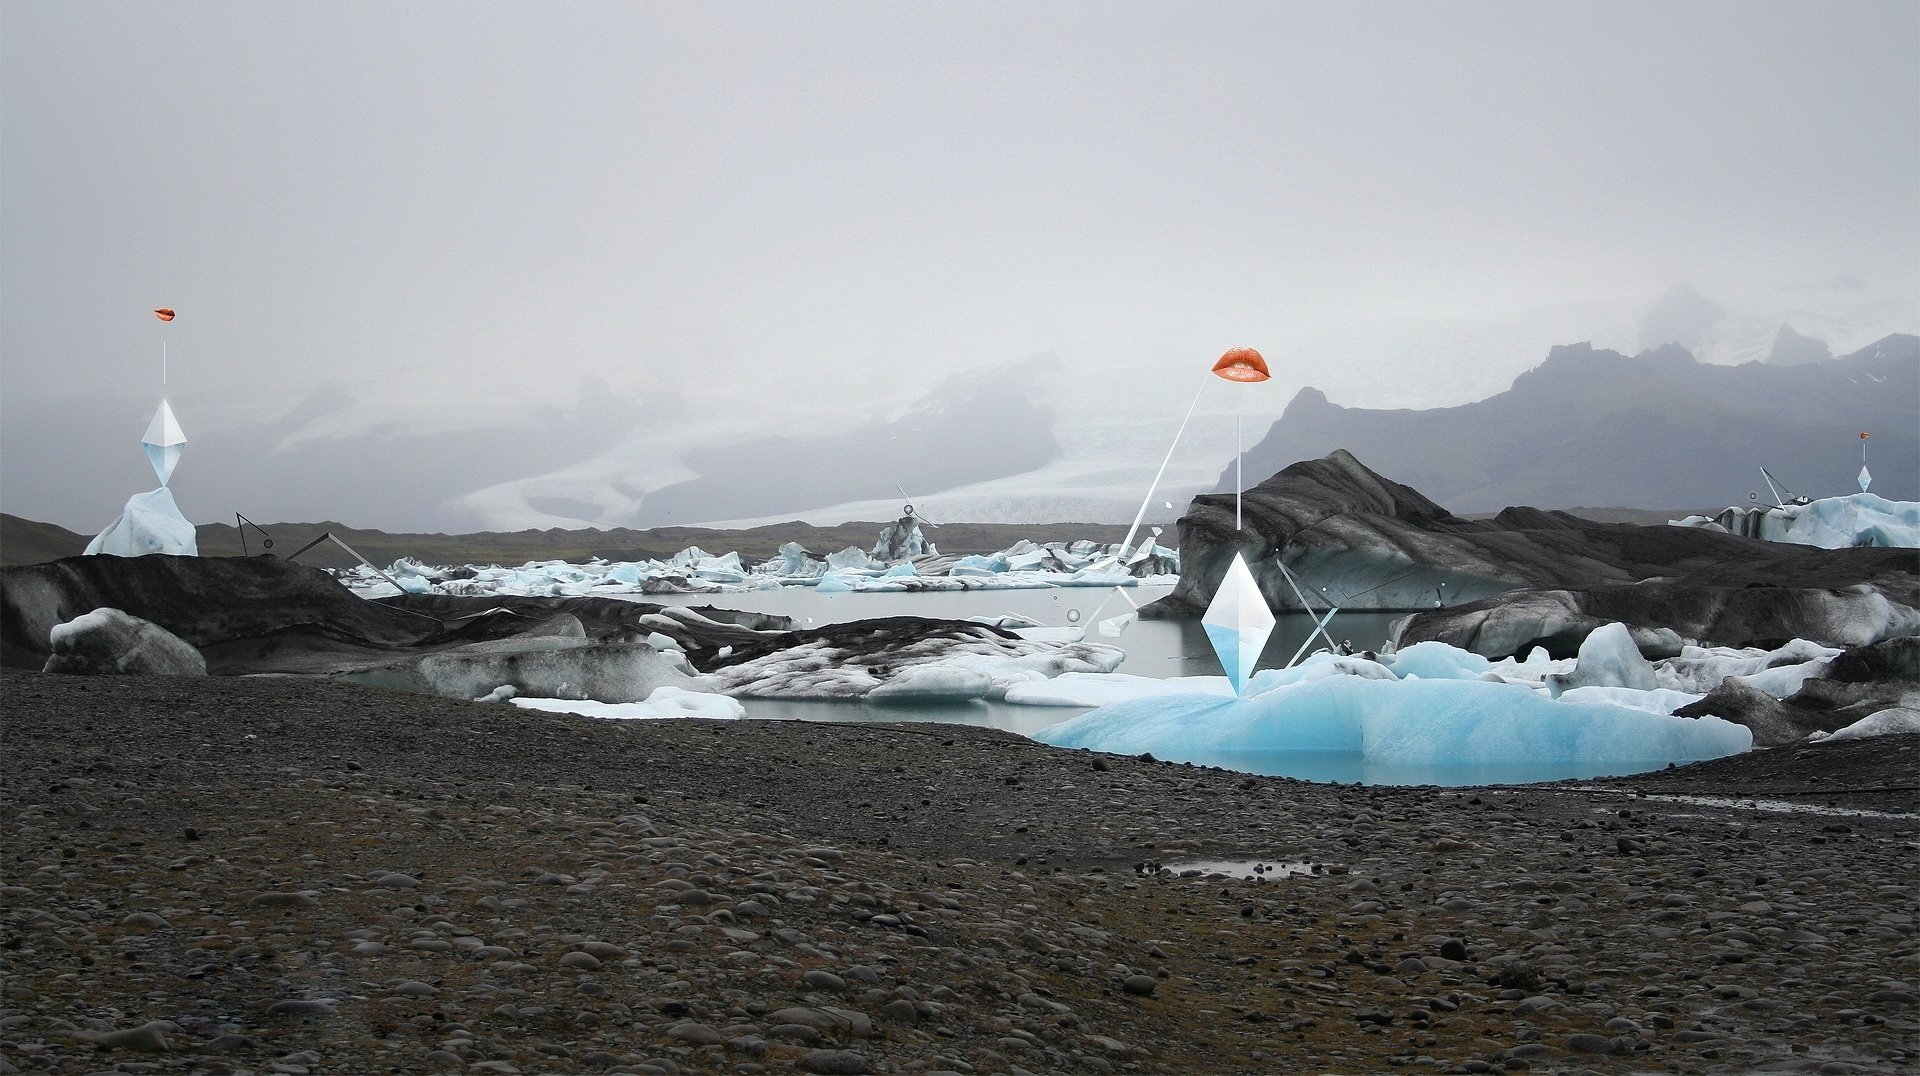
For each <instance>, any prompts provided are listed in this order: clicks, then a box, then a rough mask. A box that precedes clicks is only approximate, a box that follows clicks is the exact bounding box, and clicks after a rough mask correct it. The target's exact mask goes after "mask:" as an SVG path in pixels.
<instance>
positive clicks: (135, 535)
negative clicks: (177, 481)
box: [86, 486, 200, 557]
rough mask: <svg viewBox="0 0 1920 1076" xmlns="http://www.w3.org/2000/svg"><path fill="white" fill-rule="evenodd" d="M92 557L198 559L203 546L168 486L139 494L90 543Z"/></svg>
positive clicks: (130, 499)
mask: <svg viewBox="0 0 1920 1076" xmlns="http://www.w3.org/2000/svg"><path fill="white" fill-rule="evenodd" d="M86 552H87V554H88V555H89V556H91V555H93V554H96V553H105V554H108V555H110V556H115V557H144V556H147V555H148V554H152V553H161V554H169V555H172V556H180V557H197V556H199V555H200V545H199V540H198V537H197V536H196V534H195V532H194V529H193V524H192V523H189V522H188V521H187V517H186V516H184V515H181V514H180V506H179V505H178V504H176V503H175V502H174V499H173V491H172V490H170V489H168V488H167V487H165V486H161V487H160V488H159V489H155V490H148V491H147V492H145V493H136V494H134V495H133V496H132V497H129V498H128V499H127V506H126V507H125V508H124V509H122V510H121V512H120V515H119V516H118V517H117V518H116V519H114V521H113V522H112V523H109V524H107V528H106V529H105V530H103V531H101V532H100V533H99V534H97V535H95V536H94V539H93V541H91V542H88V543H87V549H86Z"/></svg>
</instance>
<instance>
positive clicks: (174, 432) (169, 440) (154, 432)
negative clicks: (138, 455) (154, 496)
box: [140, 400, 187, 486]
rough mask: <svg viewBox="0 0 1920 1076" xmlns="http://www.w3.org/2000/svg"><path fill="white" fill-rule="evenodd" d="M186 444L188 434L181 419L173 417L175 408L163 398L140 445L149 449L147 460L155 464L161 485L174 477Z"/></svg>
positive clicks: (154, 470) (148, 424)
mask: <svg viewBox="0 0 1920 1076" xmlns="http://www.w3.org/2000/svg"><path fill="white" fill-rule="evenodd" d="M186 445H187V435H186V434H185V433H182V432H181V430H180V422H179V420H177V419H175V418H174V417H173V408H171V407H169V406H167V401H165V400H161V401H160V407H159V408H158V409H157V410H155V411H154V413H153V421H152V422H149V423H147V433H146V436H144V437H142V438H140V447H141V448H144V449H146V450H147V462H148V463H151V464H153V473H154V474H156V475H158V476H159V477H160V484H161V485H163V486H164V485H166V484H167V480H168V479H170V478H172V477H173V466H174V464H176V463H179V462H180V452H181V450H182V449H184V448H185V447H186Z"/></svg>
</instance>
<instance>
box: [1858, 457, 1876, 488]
mask: <svg viewBox="0 0 1920 1076" xmlns="http://www.w3.org/2000/svg"><path fill="white" fill-rule="evenodd" d="M1871 485H1873V476H1872V475H1870V474H1868V473H1867V465H1866V464H1864V463H1863V464H1861V465H1860V492H1862V493H1865V492H1866V491H1867V487H1868V486H1871Z"/></svg>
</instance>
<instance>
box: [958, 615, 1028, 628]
mask: <svg viewBox="0 0 1920 1076" xmlns="http://www.w3.org/2000/svg"><path fill="white" fill-rule="evenodd" d="M967 622H968V623H970V624H985V625H986V626H988V627H990V628H1006V629H1007V630H1009V631H1011V630H1013V629H1015V628H1037V627H1039V626H1040V622H1039V621H1038V620H1035V619H1033V618H1032V617H1030V616H1028V615H1026V614H1025V613H1001V614H1000V615H999V616H970V617H968V618H967Z"/></svg>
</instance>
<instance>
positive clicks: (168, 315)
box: [153, 306, 173, 321]
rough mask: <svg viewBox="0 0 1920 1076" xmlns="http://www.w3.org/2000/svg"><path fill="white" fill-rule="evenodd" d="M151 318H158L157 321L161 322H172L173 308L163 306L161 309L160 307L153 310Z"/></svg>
mask: <svg viewBox="0 0 1920 1076" xmlns="http://www.w3.org/2000/svg"><path fill="white" fill-rule="evenodd" d="M153 316H154V317H156V318H159V319H160V320H161V321H172V320H173V307H170V306H163V307H161V308H160V309H158V310H155V311H154V312H153Z"/></svg>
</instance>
